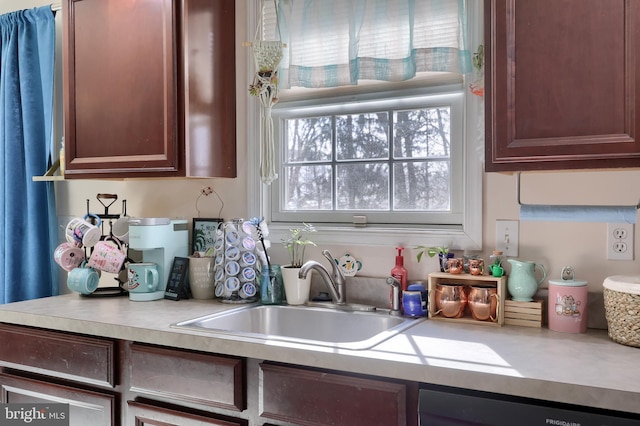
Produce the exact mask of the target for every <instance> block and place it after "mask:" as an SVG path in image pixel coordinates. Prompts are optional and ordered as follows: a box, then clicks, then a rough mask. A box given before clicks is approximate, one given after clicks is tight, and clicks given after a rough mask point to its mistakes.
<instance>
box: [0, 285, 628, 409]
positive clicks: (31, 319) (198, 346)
mask: <svg viewBox="0 0 640 426" xmlns="http://www.w3.org/2000/svg"><path fill="white" fill-rule="evenodd" d="M235 307H237V305H227V304H222V303H219V302H217V301H196V300H182V301H178V302H175V301H170V300H158V301H153V302H132V301H130V300H129V299H128V298H126V297H117V298H85V297H82V296H79V295H77V294H69V295H64V296H56V297H49V298H44V299H37V300H30V301H25V302H17V303H11V304H6V305H0V322H6V323H12V324H21V325H27V326H33V327H42V328H47V329H51V330H62V331H70V332H76V333H83V334H88V335H94V336H103V337H109V338H115V339H123V340H131V341H137V342H144V343H151V344H157V345H164V346H171V347H176V348H184V349H193V350H200V351H207V352H212V353H219V354H228V355H236V356H242V357H248V358H256V359H264V360H271V361H279V362H286V363H292V364H298V365H306V366H314V367H321V368H329V369H335V370H341V371H348V372H355V373H362V374H372V375H377V376H383V377H392V378H399V379H405V380H411V381H417V382H424V383H433V384H441V385H448V386H457V387H462V388H467V389H476V390H485V391H491V392H497V393H503V394H509V395H517V396H525V397H530V398H538V399H544V400H552V401H558V402H565V403H571V404H578V405H584V406H590V407H599V408H606V409H612V410H620V411H627V412H633V413H640V405H639V404H638V401H640V368H638V364H639V362H640V349H639V348H633V347H628V346H624V345H620V344H618V343H615V342H613V341H612V340H610V339H609V337H608V336H607V333H606V331H604V330H589V331H588V332H587V333H583V334H565V333H558V332H554V331H550V330H548V329H546V328H543V329H537V328H526V327H514V326H504V327H488V326H482V325H474V324H460V323H452V322H447V321H434V320H426V321H423V322H421V323H419V324H416V325H415V326H413V327H411V328H410V329H408V330H407V331H405V332H404V333H402V334H400V335H397V336H395V337H392V338H391V339H389V340H387V341H385V342H382V343H381V344H379V345H378V346H375V347H374V348H372V349H369V350H362V351H353V350H345V349H333V348H328V347H317V346H307V345H296V344H291V343H285V342H277V341H267V342H264V341H260V340H256V341H255V342H247V341H240V340H233V339H231V338H227V337H220V336H214V335H212V334H208V333H205V332H195V331H194V332H192V331H186V330H178V329H175V328H171V327H170V324H172V323H175V322H179V321H184V320H188V319H192V318H196V317H199V316H203V315H207V314H212V313H215V312H218V311H221V310H225V309H232V308H235Z"/></svg>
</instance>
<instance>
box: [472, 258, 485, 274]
mask: <svg viewBox="0 0 640 426" xmlns="http://www.w3.org/2000/svg"><path fill="white" fill-rule="evenodd" d="M469 273H470V274H471V275H482V274H484V260H482V259H469Z"/></svg>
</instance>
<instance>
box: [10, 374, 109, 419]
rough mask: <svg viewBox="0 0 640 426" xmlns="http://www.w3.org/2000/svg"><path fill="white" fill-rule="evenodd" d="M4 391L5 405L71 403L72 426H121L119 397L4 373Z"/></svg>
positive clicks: (70, 417)
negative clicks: (119, 421) (119, 425)
mask: <svg viewBox="0 0 640 426" xmlns="http://www.w3.org/2000/svg"><path fill="white" fill-rule="evenodd" d="M0 389H1V390H2V398H1V399H0V400H1V401H2V402H3V403H5V404H30V403H33V404H46V403H56V404H69V425H70V426H88V425H91V426H111V425H117V424H119V423H118V420H117V419H118V418H119V417H118V415H117V411H118V410H119V407H118V404H119V401H118V397H117V395H114V394H109V393H106V392H99V391H95V390H87V389H82V388H77V387H72V386H67V385H61V384H57V383H52V382H47V381H43V380H36V379H32V378H26V377H21V376H16V375H11V374H0Z"/></svg>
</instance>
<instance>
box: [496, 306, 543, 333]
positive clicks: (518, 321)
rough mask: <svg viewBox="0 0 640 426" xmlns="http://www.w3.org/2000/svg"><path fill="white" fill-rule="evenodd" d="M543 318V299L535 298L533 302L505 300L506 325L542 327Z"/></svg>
mask: <svg viewBox="0 0 640 426" xmlns="http://www.w3.org/2000/svg"><path fill="white" fill-rule="evenodd" d="M543 318H544V302H543V301H542V300H534V301H532V302H516V301H515V300H505V302H504V323H505V325H518V326H521V327H542V323H543Z"/></svg>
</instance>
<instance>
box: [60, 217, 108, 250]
mask: <svg viewBox="0 0 640 426" xmlns="http://www.w3.org/2000/svg"><path fill="white" fill-rule="evenodd" d="M90 217H91V218H93V219H94V220H95V221H96V224H95V225H94V224H92V223H91V222H89V221H88V220H87V219H89V218H90ZM101 224H102V221H101V220H100V218H99V217H98V215H95V214H93V213H87V214H86V215H84V217H82V218H80V217H76V218H73V219H71V220H70V221H69V223H68V224H67V227H66V228H65V237H66V239H67V242H69V243H71V244H80V245H84V246H85V247H93V246H94V245H96V243H97V242H98V241H100V237H101V236H102V232H101V231H100V228H99V226H100V225H101Z"/></svg>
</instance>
